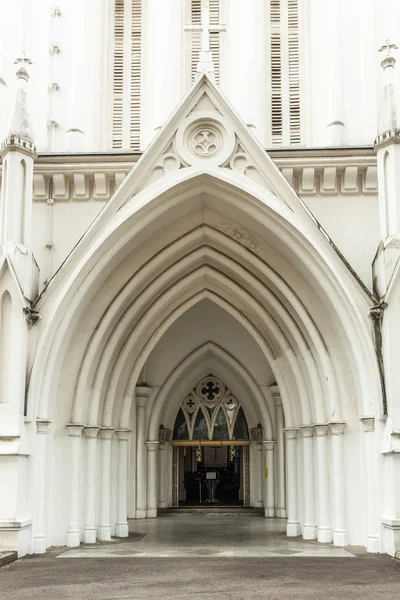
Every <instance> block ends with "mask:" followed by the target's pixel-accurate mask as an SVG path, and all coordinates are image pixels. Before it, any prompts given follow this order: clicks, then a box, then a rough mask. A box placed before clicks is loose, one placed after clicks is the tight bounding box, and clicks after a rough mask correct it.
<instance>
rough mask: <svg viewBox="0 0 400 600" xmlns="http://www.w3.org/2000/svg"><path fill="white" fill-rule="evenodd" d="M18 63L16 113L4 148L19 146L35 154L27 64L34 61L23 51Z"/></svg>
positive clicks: (3, 145) (16, 61)
mask: <svg viewBox="0 0 400 600" xmlns="http://www.w3.org/2000/svg"><path fill="white" fill-rule="evenodd" d="M15 64H17V65H18V70H17V72H16V75H17V92H16V97H15V107H14V113H13V116H12V119H11V126H10V131H9V134H8V136H7V138H6V139H5V140H4V142H3V144H2V150H4V148H6V147H8V148H9V147H19V148H21V149H24V150H25V151H28V152H30V153H33V154H35V151H36V148H35V145H34V142H33V135H32V129H31V122H30V117H29V112H28V106H27V105H28V94H27V91H28V90H27V88H28V80H29V74H28V71H27V65H31V64H32V61H31V60H30V59H29V58H26V57H25V54H24V53H23V54H22V56H21V57H19V58H17V59H16V60H15Z"/></svg>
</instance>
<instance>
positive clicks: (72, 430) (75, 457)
mask: <svg viewBox="0 0 400 600" xmlns="http://www.w3.org/2000/svg"><path fill="white" fill-rule="evenodd" d="M66 428H67V430H68V435H69V439H70V465H71V471H70V477H71V480H70V497H69V517H68V527H67V546H69V547H71V548H74V547H76V546H79V544H80V541H81V540H80V510H79V508H80V475H81V473H80V468H81V452H82V431H83V429H84V425H82V424H80V423H68V424H67V425H66Z"/></svg>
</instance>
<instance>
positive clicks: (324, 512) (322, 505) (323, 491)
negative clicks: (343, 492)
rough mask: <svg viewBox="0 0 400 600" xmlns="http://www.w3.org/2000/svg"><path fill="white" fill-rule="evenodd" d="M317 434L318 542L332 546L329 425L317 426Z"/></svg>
mask: <svg viewBox="0 0 400 600" xmlns="http://www.w3.org/2000/svg"><path fill="white" fill-rule="evenodd" d="M314 429H315V432H316V434H317V439H316V442H317V465H318V466H317V469H318V471H317V473H318V480H317V485H318V541H319V542H323V543H325V544H330V543H331V541H332V527H331V516H330V502H329V498H330V486H329V453H328V442H329V438H328V431H329V427H328V425H315V428H314Z"/></svg>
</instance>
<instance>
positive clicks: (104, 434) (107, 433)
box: [100, 427, 115, 440]
mask: <svg viewBox="0 0 400 600" xmlns="http://www.w3.org/2000/svg"><path fill="white" fill-rule="evenodd" d="M114 431H115V429H114V427H101V428H100V437H101V439H102V440H111V438H112V436H113V433H114Z"/></svg>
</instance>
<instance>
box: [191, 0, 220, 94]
mask: <svg viewBox="0 0 400 600" xmlns="http://www.w3.org/2000/svg"><path fill="white" fill-rule="evenodd" d="M219 2H220V0H210V24H211V26H212V25H218V24H219V23H220V10H219ZM188 19H189V20H190V22H191V23H192V24H193V25H200V23H201V0H189V10H188ZM189 44H190V73H191V81H192V82H193V81H194V79H195V78H196V72H197V65H198V62H199V54H200V45H201V33H200V31H193V32H191V33H190V42H189ZM210 50H211V52H212V57H213V63H214V75H215V82H216V84H217V85H219V75H220V32H219V31H212V30H211V32H210Z"/></svg>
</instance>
